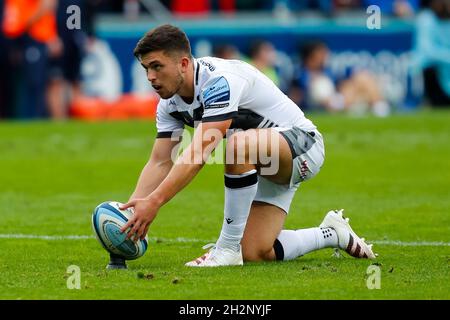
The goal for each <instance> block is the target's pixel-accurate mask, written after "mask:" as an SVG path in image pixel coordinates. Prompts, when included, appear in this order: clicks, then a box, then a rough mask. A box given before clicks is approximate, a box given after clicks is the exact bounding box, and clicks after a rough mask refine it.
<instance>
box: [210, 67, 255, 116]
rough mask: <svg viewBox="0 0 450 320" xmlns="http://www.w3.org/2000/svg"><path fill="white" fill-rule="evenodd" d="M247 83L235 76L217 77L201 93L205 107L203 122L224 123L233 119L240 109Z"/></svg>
mask: <svg viewBox="0 0 450 320" xmlns="http://www.w3.org/2000/svg"><path fill="white" fill-rule="evenodd" d="M246 87H247V81H245V80H242V79H241V78H239V77H236V76H233V75H227V76H220V77H215V78H213V79H211V80H210V81H208V82H207V83H206V84H205V85H204V86H203V89H202V91H201V99H202V103H203V107H204V111H203V117H202V122H214V121H224V120H228V119H231V118H233V117H234V116H235V115H236V114H237V112H238V107H239V102H240V101H241V98H242V94H243V92H244V89H245V88H246Z"/></svg>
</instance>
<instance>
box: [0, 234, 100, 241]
mask: <svg viewBox="0 0 450 320" xmlns="http://www.w3.org/2000/svg"><path fill="white" fill-rule="evenodd" d="M0 239H39V240H85V239H95V237H94V236H76V235H68V236H58V235H55V236H48V235H37V234H21V233H19V234H0Z"/></svg>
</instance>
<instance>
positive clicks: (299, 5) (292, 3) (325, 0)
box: [273, 0, 333, 14]
mask: <svg viewBox="0 0 450 320" xmlns="http://www.w3.org/2000/svg"><path fill="white" fill-rule="evenodd" d="M280 5H282V6H286V7H287V8H289V10H291V11H304V10H319V11H321V12H322V13H327V14H329V13H331V12H332V9H333V1H332V0H303V1H298V0H274V4H273V6H274V8H276V7H277V6H280Z"/></svg>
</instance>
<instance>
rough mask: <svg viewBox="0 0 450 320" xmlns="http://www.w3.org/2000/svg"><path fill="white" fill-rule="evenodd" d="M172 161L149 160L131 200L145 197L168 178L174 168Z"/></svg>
mask: <svg viewBox="0 0 450 320" xmlns="http://www.w3.org/2000/svg"><path fill="white" fill-rule="evenodd" d="M172 165H173V163H172V161H170V160H168V161H164V162H152V161H150V162H148V163H147V164H146V165H145V167H144V169H142V172H141V175H140V176H139V179H138V182H137V185H136V188H135V190H134V192H133V194H132V195H131V197H130V200H134V199H138V198H145V197H147V196H148V195H149V194H151V193H152V192H153V191H154V190H155V189H156V188H157V187H158V186H159V185H160V184H161V182H162V181H163V180H164V179H165V178H166V176H167V174H168V173H169V172H170V169H171V168H172Z"/></svg>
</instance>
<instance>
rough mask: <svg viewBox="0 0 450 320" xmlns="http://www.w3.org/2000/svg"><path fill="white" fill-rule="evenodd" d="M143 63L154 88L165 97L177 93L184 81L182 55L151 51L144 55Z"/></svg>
mask: <svg viewBox="0 0 450 320" xmlns="http://www.w3.org/2000/svg"><path fill="white" fill-rule="evenodd" d="M141 64H142V66H143V67H144V69H145V70H146V72H147V79H148V81H150V82H151V84H152V87H153V89H155V91H156V93H158V94H159V96H160V97H161V98H163V99H168V98H170V97H172V96H173V95H174V94H176V93H177V92H178V91H179V90H180V88H181V86H182V85H183V83H184V73H183V63H182V58H181V57H178V56H169V55H166V54H164V52H163V51H155V52H149V53H147V54H145V55H143V56H142V59H141Z"/></svg>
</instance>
